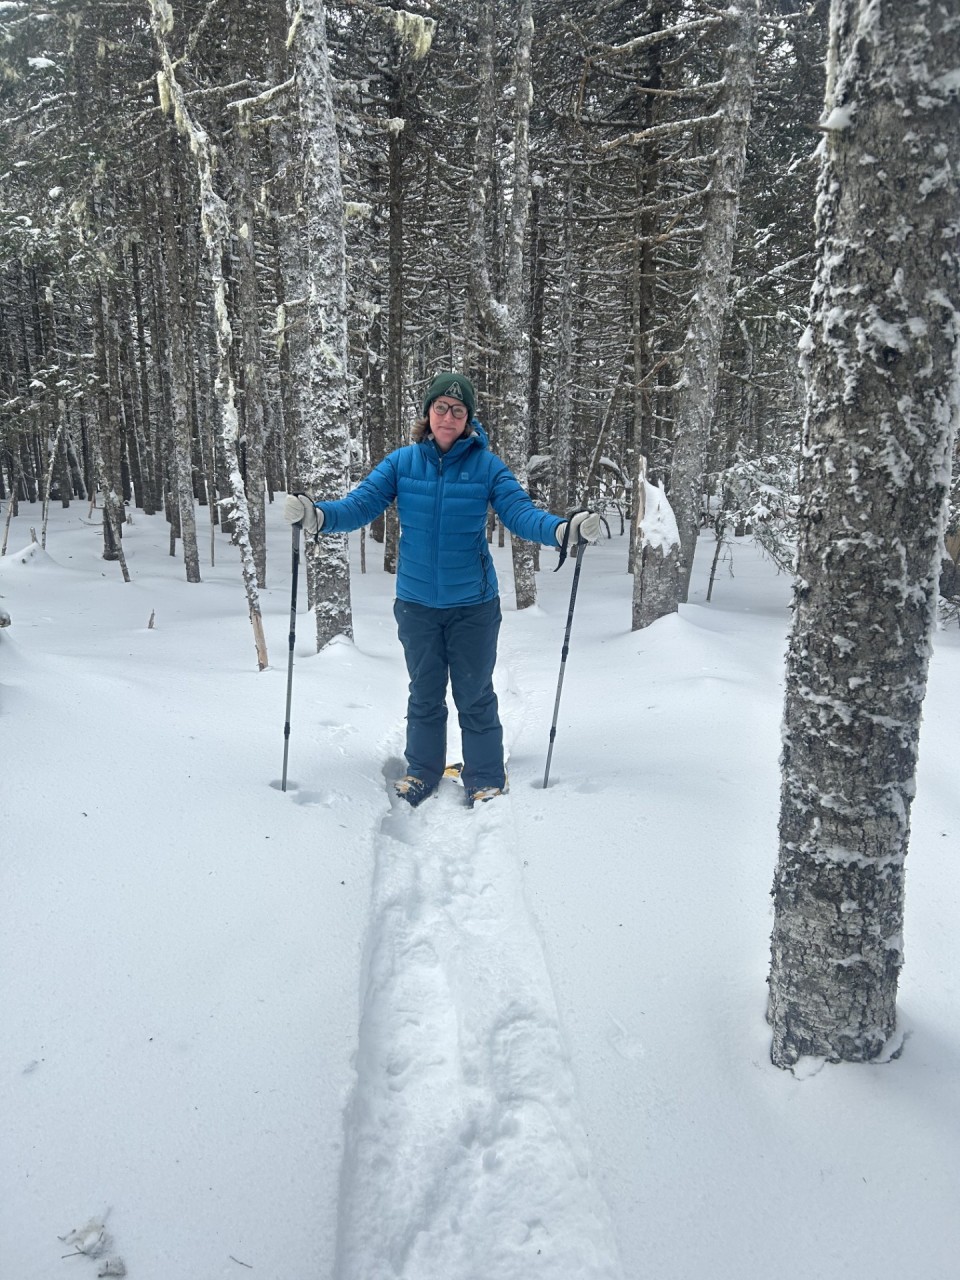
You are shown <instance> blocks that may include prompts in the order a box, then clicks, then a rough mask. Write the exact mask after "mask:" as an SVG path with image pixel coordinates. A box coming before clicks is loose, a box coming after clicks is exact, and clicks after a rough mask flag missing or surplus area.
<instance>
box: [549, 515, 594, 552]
mask: <svg viewBox="0 0 960 1280" xmlns="http://www.w3.org/2000/svg"><path fill="white" fill-rule="evenodd" d="M568 524H569V525H570V541H569V544H568V545H569V547H570V549H571V550H572V549H573V548H574V547H576V546H579V544H580V543H581V542H599V541H600V517H599V516H598V515H597V513H596V512H595V511H578V512H577V514H576V515H575V516H571V517H570V519H569V521H564V523H563V524H561V525H558V526H557V546H558V547H562V546H563V538H564V534H565V533H566V531H567V525H568Z"/></svg>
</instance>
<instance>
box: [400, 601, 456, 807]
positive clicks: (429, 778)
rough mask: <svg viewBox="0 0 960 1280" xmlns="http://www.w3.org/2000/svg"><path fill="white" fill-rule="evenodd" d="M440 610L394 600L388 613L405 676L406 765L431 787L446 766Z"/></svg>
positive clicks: (444, 668) (444, 665)
mask: <svg viewBox="0 0 960 1280" xmlns="http://www.w3.org/2000/svg"><path fill="white" fill-rule="evenodd" d="M445 613H446V610H444V609H428V608H427V607H426V606H425V605H420V604H411V603H410V602H409V601H408V600H396V601H394V606H393V615H394V617H395V618H396V620H397V631H398V633H399V636H400V643H401V644H402V645H403V656H404V658H405V659H406V663H407V674H408V675H409V676H410V696H409V698H408V699H407V749H406V757H407V769H408V771H409V772H410V773H412V774H413V775H414V776H415V777H417V778H422V779H423V781H424V782H425V783H426V784H427V786H428V787H430V788H431V789H432V788H434V787H435V786H437V784H438V783H439V781H440V779H441V777H442V776H443V770H444V768H445V766H446V749H447V674H448V672H447V654H446V647H445V644H444V628H443V618H444V615H445Z"/></svg>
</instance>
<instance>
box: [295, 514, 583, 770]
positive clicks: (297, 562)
mask: <svg viewBox="0 0 960 1280" xmlns="http://www.w3.org/2000/svg"><path fill="white" fill-rule="evenodd" d="M579 567H580V566H579V565H578V566H577V568H579ZM299 574H300V521H299V520H298V521H297V523H296V524H295V525H293V570H292V574H291V577H292V582H293V585H292V587H291V589H290V657H289V659H288V660H287V716H286V719H285V721H284V724H283V777H282V778H281V779H280V790H281V791H286V789H287V753H288V752H289V750H290V701H291V698H292V697H293V643H294V641H295V640H296V638H297V578H298V577H299Z"/></svg>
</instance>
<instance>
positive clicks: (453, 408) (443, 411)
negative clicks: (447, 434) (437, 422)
mask: <svg viewBox="0 0 960 1280" xmlns="http://www.w3.org/2000/svg"><path fill="white" fill-rule="evenodd" d="M430 408H431V409H432V410H433V411H434V413H436V415H437V417H438V418H445V417H446V416H447V414H448V413H449V415H450V417H451V418H454V419H455V420H456V421H457V422H462V421H463V419H464V418H465V417H466V416H467V411H466V409H465V408H464V407H463V405H462V404H438V403H437V401H436V400H434V402H433V404H432V405H431V406H430Z"/></svg>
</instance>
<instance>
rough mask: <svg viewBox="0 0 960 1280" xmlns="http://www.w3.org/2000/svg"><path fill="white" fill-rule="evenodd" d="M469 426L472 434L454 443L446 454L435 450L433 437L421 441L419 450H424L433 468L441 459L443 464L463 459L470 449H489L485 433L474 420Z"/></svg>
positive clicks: (435, 443)
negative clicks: (471, 428)
mask: <svg viewBox="0 0 960 1280" xmlns="http://www.w3.org/2000/svg"><path fill="white" fill-rule="evenodd" d="M471 426H472V427H473V434H472V435H469V436H461V437H460V439H459V440H457V441H455V442H454V443H453V444H452V445H451V446H450V448H449V449H448V450H447V452H446V453H441V452H440V450H439V449H438V448H437V442H436V441H435V440H434V438H433V436H428V437H427V439H426V440H421V441H420V448H421V449H423V450H424V452H425V453H426V456H427V457H428V458H429V459H430V461H431V462H432V463H433V465H434V466H435V467H439V465H440V460H441V458H442V459H443V460H444V461H445V462H446V461H450V462H454V461H456V460H457V459H458V458H463V457H465V456H466V454H468V453H469V452H470V451H471V450H472V449H487V448H489V447H490V442H489V441H488V440H487V433H486V432H485V431H484V429H483V427H482V426H481V425H480V423H479V422H478V421H477V419H476V418H474V419H473V420H472V422H471Z"/></svg>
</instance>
